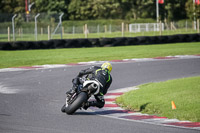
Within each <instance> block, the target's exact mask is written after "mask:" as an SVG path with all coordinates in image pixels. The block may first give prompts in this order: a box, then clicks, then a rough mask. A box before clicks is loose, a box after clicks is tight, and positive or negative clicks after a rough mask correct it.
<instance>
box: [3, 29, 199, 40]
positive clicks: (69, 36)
mask: <svg viewBox="0 0 200 133" xmlns="http://www.w3.org/2000/svg"><path fill="white" fill-rule="evenodd" d="M192 33H197V31H195V30H193V29H189V30H187V31H186V30H185V29H179V30H175V31H174V30H173V31H171V30H165V31H163V32H162V35H174V34H192ZM159 35H160V32H158V31H155V32H154V31H151V32H137V33H131V32H125V33H124V37H137V36H159ZM109 37H110V38H111V37H112V38H113V37H122V33H121V32H112V33H110V32H109V31H108V32H106V33H103V32H101V33H90V34H88V38H109ZM15 38H16V41H35V40H36V39H35V34H34V33H32V34H30V33H26V34H25V33H24V34H21V35H19V34H17V33H16V34H15ZM37 38H38V40H48V35H47V34H40V33H38V37H37ZM72 38H85V35H84V34H83V33H79V34H78V33H76V34H63V39H72ZM10 39H11V41H13V38H12V34H11V36H10ZM52 39H61V35H60V34H55V35H54V36H53V37H52ZM7 41H8V35H7V34H0V42H7Z"/></svg>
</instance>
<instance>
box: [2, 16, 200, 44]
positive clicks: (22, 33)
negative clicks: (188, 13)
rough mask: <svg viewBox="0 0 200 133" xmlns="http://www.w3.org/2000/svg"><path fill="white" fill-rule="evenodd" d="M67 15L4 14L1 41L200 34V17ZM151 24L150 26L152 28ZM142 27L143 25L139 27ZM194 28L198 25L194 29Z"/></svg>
mask: <svg viewBox="0 0 200 133" xmlns="http://www.w3.org/2000/svg"><path fill="white" fill-rule="evenodd" d="M62 15H63V14H55V13H49V14H46V13H40V14H30V15H26V14H16V16H15V14H0V41H40V40H49V39H61V38H62V39H69V38H105V37H135V36H153V35H172V34H188V33H199V20H198V21H197V22H196V26H195V25H194V22H193V21H182V22H169V23H163V24H162V28H159V27H160V24H151V23H148V22H147V23H146V24H132V25H131V24H130V25H129V24H128V23H121V24H112V23H107V24H98V23H94V24H90V25H88V24H85V25H77V23H76V21H74V24H71V25H68V24H67V21H65V23H64V24H63V21H62ZM134 26H135V28H134ZM148 26H149V27H148ZM139 27H140V28H139ZM194 27H197V28H196V29H194Z"/></svg>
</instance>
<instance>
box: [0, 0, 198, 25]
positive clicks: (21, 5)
mask: <svg viewBox="0 0 200 133" xmlns="http://www.w3.org/2000/svg"><path fill="white" fill-rule="evenodd" d="M29 1H30V3H32V2H34V5H33V6H32V7H31V11H30V13H43V12H45V13H61V12H63V13H64V14H65V15H64V16H63V20H95V19H127V20H130V19H134V20H137V19H143V18H152V19H156V0H56V1H55V0H29ZM194 12H195V16H196V18H200V5H198V4H195V5H194V4H193V0H165V1H164V3H163V4H159V14H160V16H159V18H160V20H168V21H176V20H182V19H190V20H193V19H194ZM0 13H1V14H2V13H12V14H14V13H25V0H0Z"/></svg>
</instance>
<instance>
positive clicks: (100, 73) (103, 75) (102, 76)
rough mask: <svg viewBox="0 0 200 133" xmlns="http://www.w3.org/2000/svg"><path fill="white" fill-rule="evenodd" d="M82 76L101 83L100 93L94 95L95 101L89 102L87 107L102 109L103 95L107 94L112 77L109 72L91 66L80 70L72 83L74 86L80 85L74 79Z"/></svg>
mask: <svg viewBox="0 0 200 133" xmlns="http://www.w3.org/2000/svg"><path fill="white" fill-rule="evenodd" d="M84 75H86V78H87V79H90V80H93V79H95V80H98V81H99V82H100V83H101V88H100V92H99V93H98V94H97V95H94V97H95V99H96V101H90V102H89V106H94V107H99V108H102V107H103V106H104V104H105V100H104V95H105V94H106V93H107V90H108V88H109V87H110V85H111V83H112V76H111V75H110V72H109V71H108V70H107V69H104V70H103V69H102V68H101V67H98V66H92V67H90V68H88V69H85V70H81V71H80V72H79V74H78V76H77V78H75V79H74V80H73V83H74V84H76V85H78V84H80V82H79V80H76V79H79V77H82V76H84ZM89 106H88V107H89Z"/></svg>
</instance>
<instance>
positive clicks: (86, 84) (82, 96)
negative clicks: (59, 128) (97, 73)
mask: <svg viewBox="0 0 200 133" xmlns="http://www.w3.org/2000/svg"><path fill="white" fill-rule="evenodd" d="M79 81H80V82H81V84H80V85H79V86H78V88H77V91H76V92H74V94H72V95H71V96H70V97H68V96H67V98H66V103H65V104H64V105H63V107H62V108H61V111H62V112H63V113H64V112H65V113H66V114H68V115H72V114H74V113H75V112H76V111H77V110H78V109H82V108H83V107H84V105H85V103H86V102H87V101H88V99H89V98H90V97H91V96H92V95H96V94H98V93H99V91H100V85H101V83H100V82H99V81H97V80H86V78H79Z"/></svg>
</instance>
